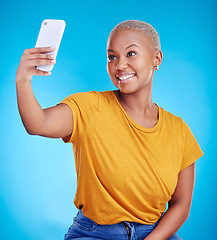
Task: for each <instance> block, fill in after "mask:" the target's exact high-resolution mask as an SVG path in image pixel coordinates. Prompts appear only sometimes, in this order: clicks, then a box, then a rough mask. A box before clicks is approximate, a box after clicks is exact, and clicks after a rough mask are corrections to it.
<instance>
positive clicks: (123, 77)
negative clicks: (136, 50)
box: [115, 73, 136, 83]
mask: <svg viewBox="0 0 217 240" xmlns="http://www.w3.org/2000/svg"><path fill="white" fill-rule="evenodd" d="M135 76H136V73H130V74H129V73H128V74H120V75H119V74H117V75H115V77H116V78H117V79H118V80H119V82H120V83H127V82H129V81H131V80H133V78H134V77H135Z"/></svg>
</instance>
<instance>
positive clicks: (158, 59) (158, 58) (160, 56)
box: [154, 50, 163, 66]
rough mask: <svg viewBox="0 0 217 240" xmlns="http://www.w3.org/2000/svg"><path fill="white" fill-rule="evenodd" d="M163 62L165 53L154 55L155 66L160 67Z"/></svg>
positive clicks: (159, 52)
mask: <svg viewBox="0 0 217 240" xmlns="http://www.w3.org/2000/svg"><path fill="white" fill-rule="evenodd" d="M162 60H163V53H162V52H161V50H159V51H157V52H156V53H155V54H154V66H160V65H161V63H162Z"/></svg>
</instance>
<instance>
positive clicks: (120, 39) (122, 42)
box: [107, 29, 153, 49]
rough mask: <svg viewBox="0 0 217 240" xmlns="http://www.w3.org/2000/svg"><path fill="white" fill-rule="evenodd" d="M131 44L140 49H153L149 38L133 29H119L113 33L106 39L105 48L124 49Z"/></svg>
mask: <svg viewBox="0 0 217 240" xmlns="http://www.w3.org/2000/svg"><path fill="white" fill-rule="evenodd" d="M131 44H136V45H138V46H139V47H140V48H143V47H145V48H147V47H148V48H153V44H152V42H151V40H150V39H149V37H148V36H147V35H146V34H145V33H144V32H142V31H139V30H134V29H119V30H117V31H115V32H114V33H113V34H112V35H111V36H110V37H109V39H108V44H107V48H108V49H113V48H114V49H115V48H126V47H127V46H129V45H131Z"/></svg>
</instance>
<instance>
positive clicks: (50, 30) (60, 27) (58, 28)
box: [35, 19, 66, 72]
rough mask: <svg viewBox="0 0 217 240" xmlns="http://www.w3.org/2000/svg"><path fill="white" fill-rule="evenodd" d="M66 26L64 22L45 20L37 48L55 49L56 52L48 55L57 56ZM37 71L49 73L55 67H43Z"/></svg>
mask: <svg viewBox="0 0 217 240" xmlns="http://www.w3.org/2000/svg"><path fill="white" fill-rule="evenodd" d="M65 26H66V23H65V21H64V20H53V19H45V20H44V21H43V22H42V25H41V29H40V32H39V35H38V39H37V42H36V45H35V47H54V48H55V49H54V51H52V52H49V53H48V54H54V55H55V56H57V52H58V49H59V46H60V42H61V39H62V36H63V32H64V29H65ZM55 58H56V57H55ZM36 69H39V70H42V71H46V72H47V71H51V70H52V69H53V65H41V66H37V67H36Z"/></svg>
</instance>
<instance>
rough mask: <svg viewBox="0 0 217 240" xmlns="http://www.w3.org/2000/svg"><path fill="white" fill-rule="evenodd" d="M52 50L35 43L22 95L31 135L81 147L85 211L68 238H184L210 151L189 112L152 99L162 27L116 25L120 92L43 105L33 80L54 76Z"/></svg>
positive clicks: (113, 43)
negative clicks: (199, 163) (198, 174)
mask: <svg viewBox="0 0 217 240" xmlns="http://www.w3.org/2000/svg"><path fill="white" fill-rule="evenodd" d="M49 51H52V49H48V48H38V49H37V48H34V49H28V50H25V52H24V54H23V56H22V58H21V62H20V66H19V68H18V71H17V76H16V84H17V99H18V107H19V111H20V115H21V118H22V120H23V124H24V126H25V128H26V130H27V132H28V133H29V134H36V135H41V136H45V137H51V138H63V140H64V141H65V142H71V143H72V145H73V150H74V157H75V163H76V172H77V191H76V196H75V200H74V203H75V206H76V207H77V208H78V209H79V211H78V214H77V216H76V217H75V218H74V223H73V224H72V226H71V227H70V228H69V230H68V233H67V234H66V235H65V240H70V239H89V240H91V239H109V240H111V239H116V240H119V239H139V240H140V239H146V240H166V239H172V240H176V239H181V238H180V237H179V236H178V235H177V234H176V232H177V230H178V229H179V228H180V227H181V226H182V224H183V223H184V222H185V221H186V219H187V218H188V215H189V211H190V206H191V200H192V193H193V187H194V177H195V161H196V160H197V159H198V158H200V157H201V156H202V155H203V153H202V151H201V149H200V147H199V145H198V143H197V141H196V140H195V138H194V136H193V134H192V133H191V131H190V129H189V128H188V126H187V125H186V124H185V123H184V122H183V120H182V119H181V118H179V117H176V116H174V115H173V114H171V113H169V112H167V111H165V110H164V109H162V108H160V107H159V106H158V105H157V104H155V103H153V101H152V85H153V77H154V73H155V71H156V70H158V68H159V66H160V64H161V62H162V58H163V54H162V52H161V50H160V40H159V36H158V34H157V32H156V30H155V29H154V28H153V27H152V26H151V25H149V24H147V23H144V22H142V21H136V20H129V21H124V22H122V23H120V24H119V25H117V26H116V27H115V28H114V29H113V30H112V32H111V33H110V36H109V38H108V44H107V53H108V63H107V69H108V74H109V76H110V79H111V81H112V82H113V84H114V85H115V86H116V87H117V88H118V90H116V91H105V92H95V91H93V92H87V93H77V94H73V95H71V96H69V97H67V98H66V99H64V100H63V101H62V102H61V103H60V104H58V105H57V106H54V107H51V108H48V109H44V110H43V109H42V108H41V107H40V105H39V104H38V102H37V100H36V99H35V97H34V94H33V92H32V89H31V78H32V76H33V75H49V74H50V73H47V72H41V71H39V70H36V69H35V66H38V65H47V64H54V63H55V60H54V56H51V55H50V54H44V53H45V52H49ZM167 203H168V209H167V211H166V212H165V213H164V211H165V209H166V204H167Z"/></svg>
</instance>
